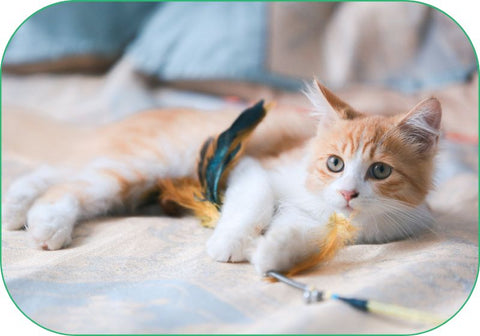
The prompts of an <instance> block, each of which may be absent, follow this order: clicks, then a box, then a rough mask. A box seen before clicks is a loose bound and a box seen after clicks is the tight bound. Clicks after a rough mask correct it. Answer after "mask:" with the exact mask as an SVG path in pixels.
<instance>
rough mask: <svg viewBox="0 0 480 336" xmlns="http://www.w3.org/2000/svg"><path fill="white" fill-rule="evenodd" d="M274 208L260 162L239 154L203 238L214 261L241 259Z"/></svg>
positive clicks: (265, 224) (272, 196) (272, 197)
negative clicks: (217, 216) (214, 219)
mask: <svg viewBox="0 0 480 336" xmlns="http://www.w3.org/2000/svg"><path fill="white" fill-rule="evenodd" d="M273 212H274V195H273V191H272V188H271V186H270V183H269V179H268V176H267V172H266V171H265V170H264V169H263V168H262V166H261V165H260V163H258V162H257V161H255V160H254V159H251V158H248V157H247V158H243V159H242V160H241V161H240V162H239V163H238V164H237V166H236V167H235V168H234V169H233V170H232V172H231V173H230V176H229V179H228V182H227V190H226V192H225V199H224V203H223V206H222V213H221V216H220V219H219V221H218V223H217V226H216V228H215V231H214V233H213V235H212V236H211V238H210V239H209V240H208V242H207V253H208V254H209V255H210V256H211V257H212V258H213V259H215V260H216V261H222V262H227V261H232V262H237V261H244V260H247V259H248V255H249V253H251V249H252V246H253V244H254V241H255V240H256V238H258V236H260V235H261V234H262V231H263V230H264V229H265V228H266V227H267V226H268V224H269V223H270V220H271V218H272V215H273Z"/></svg>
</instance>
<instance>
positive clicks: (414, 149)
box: [306, 81, 442, 240]
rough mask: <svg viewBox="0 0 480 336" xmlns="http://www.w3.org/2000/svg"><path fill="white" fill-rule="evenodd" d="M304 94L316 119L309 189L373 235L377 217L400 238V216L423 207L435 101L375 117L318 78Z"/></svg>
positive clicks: (436, 124)
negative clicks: (310, 103)
mask: <svg viewBox="0 0 480 336" xmlns="http://www.w3.org/2000/svg"><path fill="white" fill-rule="evenodd" d="M308 97H309V98H310V100H311V101H312V103H313V104H314V109H315V113H317V114H318V115H319V119H320V121H319V127H318V132H317V135H316V137H315V138H314V139H313V142H312V147H311V153H310V161H309V166H308V175H307V180H306V187H307V189H308V190H310V191H311V192H313V193H315V194H316V195H319V196H320V197H322V200H323V201H324V202H326V203H327V204H329V205H330V206H331V207H332V208H334V209H335V210H337V211H340V212H343V213H347V214H349V213H351V212H354V213H355V216H356V217H358V218H360V219H361V222H363V225H364V226H365V228H364V229H365V230H366V231H368V230H372V234H373V233H375V232H373V231H375V230H374V228H373V227H368V226H369V225H370V224H369V222H370V223H373V222H374V221H377V219H378V220H379V221H383V222H390V221H391V222H392V223H390V224H388V223H387V224H385V223H383V224H379V223H376V226H377V229H378V230H382V228H378V225H381V226H387V228H388V225H392V226H394V227H395V230H396V231H399V234H398V236H399V237H400V236H402V234H401V232H400V231H401V230H405V228H403V227H399V225H404V223H397V222H398V221H399V220H398V219H399V218H400V217H402V215H405V216H412V214H411V213H409V212H412V211H413V210H414V209H418V208H419V206H421V204H422V203H423V202H424V200H425V197H426V195H427V193H428V192H429V191H430V189H431V188H432V175H433V166H434V158H435V154H436V152H437V144H438V138H439V128H440V121H441V113H442V112H441V107H440V103H439V101H438V100H437V99H435V98H430V99H426V100H423V101H422V102H420V103H419V104H418V105H416V106H415V107H413V108H412V109H411V110H410V111H408V112H406V113H404V114H401V115H395V116H373V115H365V114H362V113H360V112H358V111H356V110H354V109H353V108H352V107H351V106H349V105H348V104H347V103H345V102H343V101H342V100H341V99H340V98H338V97H337V96H335V95H334V94H333V93H332V92H330V91H329V90H328V89H327V88H325V87H324V86H322V85H321V84H320V83H318V82H317V81H315V82H314V86H313V87H312V88H311V89H310V92H308ZM389 218H390V219H391V220H389ZM395 218H397V219H395ZM400 219H401V220H403V221H404V220H405V218H400ZM415 220H418V221H420V220H422V219H421V218H416V219H415ZM372 225H373V224H372ZM372 225H370V226H372ZM392 230H393V228H392ZM366 234H368V232H366ZM378 235H379V237H380V236H381V233H380V232H379V233H378ZM406 235H408V233H407V234H406ZM390 238H392V237H390ZM367 240H369V239H367ZM370 240H383V238H381V237H380V238H378V239H370Z"/></svg>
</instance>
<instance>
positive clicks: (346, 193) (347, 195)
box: [340, 190, 358, 202]
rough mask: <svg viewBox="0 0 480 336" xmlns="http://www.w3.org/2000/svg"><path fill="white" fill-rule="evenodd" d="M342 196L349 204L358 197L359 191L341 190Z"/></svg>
mask: <svg viewBox="0 0 480 336" xmlns="http://www.w3.org/2000/svg"><path fill="white" fill-rule="evenodd" d="M340 194H342V196H343V198H345V200H346V201H347V202H349V201H350V200H351V199H352V198H355V197H358V191H356V190H340Z"/></svg>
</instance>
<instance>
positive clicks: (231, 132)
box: [160, 101, 356, 275]
mask: <svg viewBox="0 0 480 336" xmlns="http://www.w3.org/2000/svg"><path fill="white" fill-rule="evenodd" d="M269 108H270V105H266V106H264V102H263V101H260V102H258V103H257V104H255V105H254V106H252V107H250V108H248V109H246V110H245V111H243V112H242V113H241V114H240V116H239V117H238V118H237V119H236V120H235V121H234V122H233V123H232V125H231V126H230V127H229V128H228V129H227V130H225V131H224V132H222V133H221V134H220V135H218V136H217V137H216V138H213V137H210V138H208V139H207V140H206V141H205V142H204V144H203V146H202V147H201V150H200V154H199V158H198V165H197V175H198V176H197V177H198V179H194V178H181V179H167V180H162V181H160V190H161V202H162V204H164V205H165V203H169V202H173V203H175V204H178V205H180V206H182V207H184V208H187V209H190V210H192V211H193V213H194V214H195V216H196V217H197V218H199V219H200V220H201V224H202V225H203V226H205V227H209V228H214V227H215V225H216V223H217V221H218V219H219V217H220V213H221V207H222V202H223V193H224V190H225V187H226V180H227V178H228V175H229V173H230V171H231V170H232V169H233V167H234V166H235V164H236V163H237V162H238V160H239V158H240V157H241V155H242V153H243V150H244V148H245V142H246V141H248V138H249V136H250V135H251V134H252V132H253V131H254V130H255V128H256V127H257V126H258V125H259V124H260V122H261V121H262V120H263V119H264V118H265V116H266V114H267V111H268V109H269ZM355 232H356V229H355V227H353V225H352V224H351V221H350V219H349V218H346V217H344V216H343V215H341V214H337V213H332V215H331V216H330V218H329V219H328V224H327V234H326V235H325V237H324V239H323V240H322V241H319V242H318V253H315V254H313V255H310V256H309V257H308V258H307V259H305V260H303V261H301V262H300V263H299V264H297V265H296V266H295V267H294V268H292V269H291V270H290V271H289V272H288V275H294V274H297V273H299V272H301V271H304V270H306V269H308V268H310V267H313V266H315V265H317V264H319V263H320V262H323V261H326V260H329V259H331V258H332V257H333V256H334V255H335V254H336V253H337V251H338V250H340V249H341V248H342V247H344V246H345V245H346V244H347V243H348V242H350V241H352V240H353V239H354V235H355Z"/></svg>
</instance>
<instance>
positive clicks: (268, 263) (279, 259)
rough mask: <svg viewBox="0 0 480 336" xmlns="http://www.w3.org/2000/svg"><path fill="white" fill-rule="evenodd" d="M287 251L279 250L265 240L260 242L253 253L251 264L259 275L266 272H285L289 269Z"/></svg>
mask: <svg viewBox="0 0 480 336" xmlns="http://www.w3.org/2000/svg"><path fill="white" fill-rule="evenodd" d="M288 259H289V256H288V251H285V250H283V251H282V250H281V249H279V248H278V246H275V245H273V244H271V242H269V241H268V240H266V239H262V240H260V242H259V244H258V247H257V249H256V250H255V252H254V253H253V256H252V259H251V263H252V264H253V265H254V266H255V270H256V271H257V272H258V274H260V275H262V276H263V275H265V274H266V273H267V272H268V271H279V272H281V271H287V270H289V268H290V263H289V262H288Z"/></svg>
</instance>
